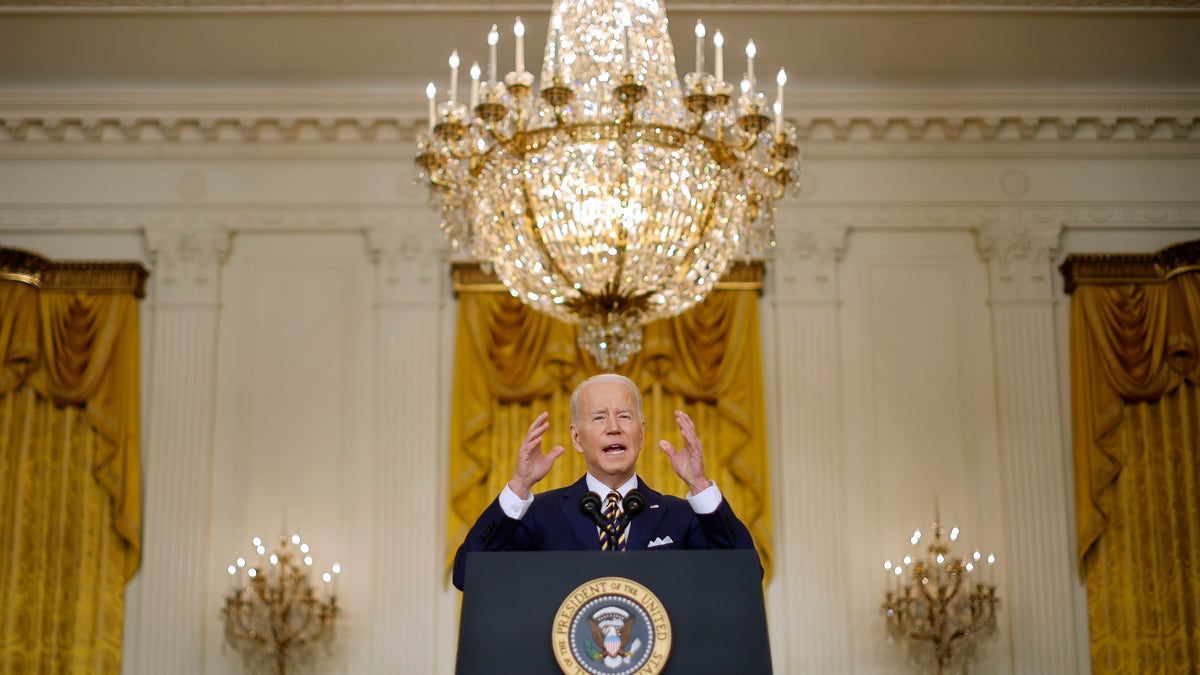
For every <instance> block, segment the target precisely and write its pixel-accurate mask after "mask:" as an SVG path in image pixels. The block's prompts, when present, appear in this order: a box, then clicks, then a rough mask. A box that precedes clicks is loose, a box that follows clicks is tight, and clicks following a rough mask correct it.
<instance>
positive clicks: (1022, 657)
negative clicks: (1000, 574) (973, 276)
mask: <svg viewBox="0 0 1200 675" xmlns="http://www.w3.org/2000/svg"><path fill="white" fill-rule="evenodd" d="M1059 232H1060V230H1059V228H1058V227H1042V228H1023V227H1012V228H1001V227H997V228H987V229H984V230H983V231H981V233H980V249H981V251H982V253H983V256H984V258H985V259H986V260H987V261H988V265H989V272H990V277H991V313H992V334H993V340H994V342H995V359H996V362H995V363H996V390H997V391H996V401H997V408H998V410H997V412H998V421H999V426H1000V429H999V441H1000V468H1001V480H1002V481H1003V494H1004V510H1005V513H1004V522H1005V523H1006V524H1007V527H1006V530H1007V542H1006V548H1007V551H1008V557H1009V560H1007V561H1004V562H1006V563H1007V571H1006V574H1005V575H1004V579H1005V580H1006V581H1007V583H1004V584H1002V585H1001V586H1000V588H999V592H1000V595H1001V598H1002V600H1003V602H1004V605H1003V609H1002V611H1003V612H1005V613H1007V617H1005V616H1003V615H1002V616H1001V619H1002V621H1004V622H1005V623H1006V624H1007V625H1008V626H1009V630H1010V631H1011V635H1012V644H1013V661H1012V663H1013V671H1014V672H1018V673H1078V672H1084V671H1085V669H1084V668H1081V665H1080V664H1079V663H1078V662H1077V657H1076V649H1075V636H1076V629H1075V621H1076V616H1075V613H1074V611H1073V609H1074V600H1073V597H1072V591H1071V589H1072V587H1073V586H1074V585H1075V584H1076V580H1075V577H1074V576H1073V574H1072V553H1071V552H1072V549H1073V543H1072V542H1073V538H1072V536H1071V531H1070V518H1069V511H1068V499H1069V495H1070V494H1071V491H1070V482H1069V481H1068V479H1067V473H1066V464H1067V454H1066V451H1065V450H1064V448H1063V435H1062V427H1061V421H1060V420H1062V419H1063V416H1062V410H1061V405H1060V400H1061V399H1060V397H1059V391H1058V379H1057V365H1056V355H1055V346H1056V344H1057V343H1056V340H1055V333H1054V303H1055V298H1054V295H1053V290H1052V284H1051V273H1052V269H1051V263H1052V261H1053V259H1054V253H1055V251H1056V249H1057V246H1058V239H1059Z"/></svg>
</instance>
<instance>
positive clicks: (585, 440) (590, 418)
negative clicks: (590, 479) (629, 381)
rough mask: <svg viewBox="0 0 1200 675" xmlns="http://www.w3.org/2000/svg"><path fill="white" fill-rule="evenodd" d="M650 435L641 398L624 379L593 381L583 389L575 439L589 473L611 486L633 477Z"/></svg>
mask: <svg viewBox="0 0 1200 675" xmlns="http://www.w3.org/2000/svg"><path fill="white" fill-rule="evenodd" d="M645 434H646V429H645V425H644V424H643V423H642V418H641V415H640V414H639V411H638V408H637V397H635V396H634V394H633V392H632V391H630V389H629V387H628V386H626V385H625V384H623V383H621V382H605V381H603V380H601V381H599V382H593V383H591V384H589V385H587V387H586V388H584V390H583V391H581V392H579V421H578V422H574V423H572V424H571V442H572V443H573V444H574V445H575V449H576V450H578V451H579V452H582V453H583V460H584V463H585V464H587V469H588V473H590V474H592V475H593V476H595V477H596V478H598V479H599V480H601V481H602V482H604V483H605V484H606V485H608V486H609V487H611V488H616V487H618V486H619V485H621V484H622V483H624V482H625V481H627V480H629V479H630V478H632V477H633V473H634V468H635V465H636V464H637V458H638V453H640V452H641V450H642V440H643V439H644V437H645Z"/></svg>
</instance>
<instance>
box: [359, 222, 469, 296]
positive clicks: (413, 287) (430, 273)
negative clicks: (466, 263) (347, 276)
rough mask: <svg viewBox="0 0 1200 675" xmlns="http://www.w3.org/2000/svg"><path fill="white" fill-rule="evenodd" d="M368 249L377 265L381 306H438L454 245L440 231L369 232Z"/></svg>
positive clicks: (390, 229)
mask: <svg viewBox="0 0 1200 675" xmlns="http://www.w3.org/2000/svg"><path fill="white" fill-rule="evenodd" d="M367 248H368V249H369V250H370V253H371V259H372V260H373V261H374V262H375V264H376V268H377V269H376V286H375V289H376V291H375V292H376V300H377V301H378V302H379V303H380V304H384V305H388V304H402V305H414V304H416V305H436V304H439V303H441V301H442V288H443V286H442V284H444V283H445V280H446V279H447V277H448V276H449V272H448V267H447V266H446V260H447V256H448V254H449V251H450V244H449V242H447V241H446V237H445V236H444V235H443V234H442V233H441V232H439V231H437V230H429V231H420V232H418V231H413V230H405V229H403V228H401V227H399V226H396V225H380V226H375V227H370V228H368V229H367Z"/></svg>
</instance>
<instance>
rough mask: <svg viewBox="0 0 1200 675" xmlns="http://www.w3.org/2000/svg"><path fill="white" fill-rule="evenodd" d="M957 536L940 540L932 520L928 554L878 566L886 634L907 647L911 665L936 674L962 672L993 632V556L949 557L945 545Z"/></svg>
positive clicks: (916, 536) (917, 535) (954, 531)
mask: <svg viewBox="0 0 1200 675" xmlns="http://www.w3.org/2000/svg"><path fill="white" fill-rule="evenodd" d="M958 535H959V530H958V528H957V527H955V528H951V530H950V533H949V539H948V540H946V539H944V538H943V537H945V536H946V532H945V530H944V529H943V528H942V526H941V524H940V523H938V522H937V519H936V518H935V520H934V523H933V538H932V541H930V543H929V546H928V548H927V555H925V556H922V555H919V554H914V555H906V556H904V558H903V559H902V560H901V561H900V562H897V563H895V564H893V563H892V561H891V560H887V561H884V563H883V572H884V575H885V576H886V578H887V591H886V592H885V595H884V598H885V600H884V603H883V613H884V618H885V619H886V621H887V628H888V633H889V634H890V635H891V636H892V638H894V639H896V640H898V641H900V642H902V643H904V644H906V645H907V646H908V651H909V657H910V658H911V659H912V660H913V661H915V662H916V663H918V664H919V665H921V666H923V667H925V668H927V669H928V670H929V671H931V672H935V673H937V674H938V675H943V674H945V673H954V672H966V669H967V666H968V664H969V663H970V662H971V660H972V659H973V658H974V657H975V653H976V651H977V650H978V647H979V643H980V642H982V641H983V640H987V639H990V638H992V637H994V636H995V635H996V631H997V622H996V611H997V608H998V607H999V605H1000V599H999V598H998V597H997V596H996V580H995V573H996V570H995V563H996V556H995V555H993V554H990V553H989V554H988V555H987V557H986V559H985V558H984V556H983V555H982V554H981V553H980V552H979V551H978V550H976V551H975V552H974V553H972V554H971V556H970V557H969V558H967V559H964V558H960V557H956V556H954V555H953V554H952V553H951V551H950V547H951V544H953V543H954V542H957V541H958ZM921 536H922V535H921V531H920V530H917V531H915V532H913V535H912V537H911V538H910V539H909V543H911V544H912V545H913V546H914V547H915V546H917V545H919V544H920V542H921ZM985 561H986V564H985ZM985 577H986V578H985Z"/></svg>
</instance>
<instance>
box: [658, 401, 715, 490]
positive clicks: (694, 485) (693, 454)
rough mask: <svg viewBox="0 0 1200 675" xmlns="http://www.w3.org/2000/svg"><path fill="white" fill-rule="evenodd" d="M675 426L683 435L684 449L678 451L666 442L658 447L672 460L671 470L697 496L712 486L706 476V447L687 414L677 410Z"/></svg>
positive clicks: (660, 442)
mask: <svg viewBox="0 0 1200 675" xmlns="http://www.w3.org/2000/svg"><path fill="white" fill-rule="evenodd" d="M675 424H676V425H677V426H678V427H679V433H681V434H683V447H682V448H680V449H678V450H676V449H675V446H673V445H671V444H670V443H669V442H667V441H665V440H662V441H659V442H658V447H660V448H662V451H663V452H665V453H667V457H670V458H671V468H672V469H674V470H675V473H677V474H679V477H680V478H682V479H683V482H684V483H687V486H688V489H689V490H691V491H692V494H693V495H697V494H700V493H701V492H702V491H704V490H706V489H708V487H709V486H710V485H711V483H710V482H709V481H708V477H707V476H706V475H705V474H704V446H702V445H701V444H700V437H699V436H697V435H696V424H695V423H694V422H692V418H690V417H688V416H687V414H686V413H684V412H683V411H681V410H676V411H675Z"/></svg>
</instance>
